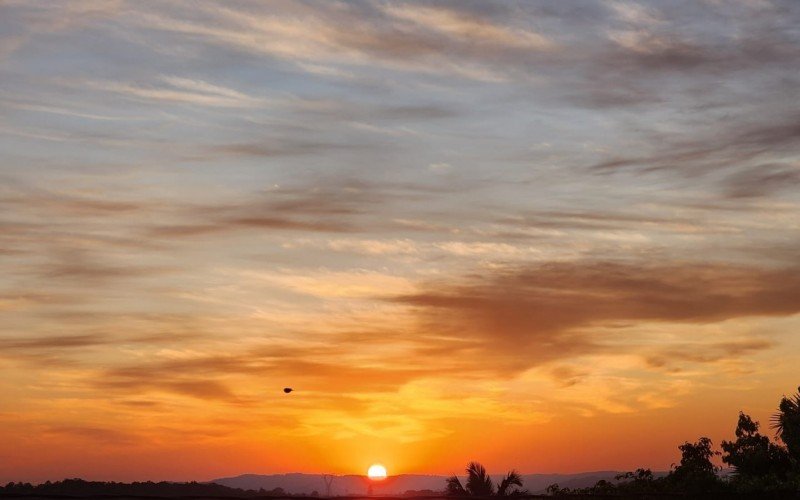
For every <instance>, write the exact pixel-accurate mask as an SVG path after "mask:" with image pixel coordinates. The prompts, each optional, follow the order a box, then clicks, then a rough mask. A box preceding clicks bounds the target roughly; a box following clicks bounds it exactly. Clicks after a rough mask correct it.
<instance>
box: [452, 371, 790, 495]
mask: <svg viewBox="0 0 800 500" xmlns="http://www.w3.org/2000/svg"><path fill="white" fill-rule="evenodd" d="M772 427H773V429H774V430H775V436H776V439H777V441H773V440H771V439H770V438H769V436H765V435H763V434H761V433H760V425H759V423H758V422H756V421H754V420H753V419H752V418H750V416H749V415H746V414H745V413H742V412H740V413H739V421H738V422H737V424H736V431H735V437H736V439H734V440H731V441H722V443H721V451H720V450H716V449H714V444H713V443H712V442H711V440H710V439H709V438H707V437H701V438H700V439H698V440H697V442H694V443H690V442H686V443H684V444H682V445H680V446H678V449H679V450H680V452H681V460H680V463H678V464H677V465H675V464H673V466H672V467H671V468H670V471H669V473H668V474H667V475H666V476H662V477H655V476H654V475H653V472H652V471H651V470H650V469H637V470H636V471H634V472H626V473H624V474H620V475H618V476H616V477H615V479H614V480H613V481H608V480H601V481H598V482H597V483H596V484H595V485H594V486H591V487H589V488H562V487H560V486H559V485H558V484H553V485H550V486H549V487H548V488H547V490H546V491H547V493H548V494H550V495H553V496H563V497H574V496H581V495H592V496H598V497H633V498H648V497H653V498H663V497H669V496H683V497H692V498H730V497H746V498H800V387H798V393H797V394H795V395H793V396H790V397H785V396H784V397H783V398H782V399H781V401H780V403H779V405H778V411H777V412H776V413H775V414H774V415H773V417H772ZM716 456H721V458H722V462H723V463H724V464H726V465H728V466H729V467H730V468H731V469H732V471H733V472H732V474H730V475H727V476H722V475H721V474H720V469H719V468H718V467H716V466H715V465H714V463H713V462H712V459H713V458H714V457H716ZM466 472H467V481H466V484H462V483H461V481H460V480H459V479H458V478H457V477H456V476H453V477H450V478H448V479H447V482H446V488H447V493H448V494H449V495H452V496H476V497H487V496H509V495H511V496H513V495H526V494H528V492H527V491H526V490H523V489H521V488H522V481H521V478H520V476H519V475H518V474H517V473H516V472H515V471H511V472H509V474H508V475H507V476H506V479H505V480H503V481H501V482H500V483H499V484H498V485H495V484H494V483H492V481H491V479H490V478H489V476H488V474H486V470H485V469H484V468H483V466H482V465H480V464H478V463H476V462H471V463H470V464H469V466H468V467H467V470H466Z"/></svg>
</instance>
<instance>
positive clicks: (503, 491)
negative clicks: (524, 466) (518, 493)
mask: <svg viewBox="0 0 800 500" xmlns="http://www.w3.org/2000/svg"><path fill="white" fill-rule="evenodd" d="M511 486H519V487H522V476H520V475H519V472H517V471H515V470H512V471H511V472H509V473H508V474H506V477H504V478H503V480H502V481H500V484H499V485H498V487H497V495H498V496H501V497H504V496H506V495H508V494H509V493H510V491H508V489H509V488H510V487H511Z"/></svg>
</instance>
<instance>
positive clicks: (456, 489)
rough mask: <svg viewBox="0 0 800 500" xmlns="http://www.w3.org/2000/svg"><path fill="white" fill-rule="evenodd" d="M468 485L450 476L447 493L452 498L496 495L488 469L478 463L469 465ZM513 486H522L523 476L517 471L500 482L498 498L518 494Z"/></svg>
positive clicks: (510, 473) (513, 471)
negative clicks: (512, 488)
mask: <svg viewBox="0 0 800 500" xmlns="http://www.w3.org/2000/svg"><path fill="white" fill-rule="evenodd" d="M466 472H467V483H466V486H464V485H463V484H461V480H460V479H458V476H450V477H448V478H447V480H446V481H447V487H446V491H447V494H448V495H451V496H467V495H469V496H474V497H488V496H492V495H493V494H494V483H493V482H492V478H491V477H489V474H487V473H486V468H485V467H484V466H483V465H481V464H480V463H478V462H470V463H469V464H468V465H467V469H466ZM512 486H520V487H521V486H522V476H520V475H519V473H518V472H517V471H515V470H512V471H510V472H509V473H508V474H506V477H505V478H503V480H502V481H500V484H499V485H498V489H497V496H509V495H512V494H515V493H517V491H516V490H513V491H512V490H511V487H512Z"/></svg>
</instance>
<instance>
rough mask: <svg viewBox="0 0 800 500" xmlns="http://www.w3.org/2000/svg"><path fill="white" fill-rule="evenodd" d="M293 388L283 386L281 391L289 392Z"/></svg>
mask: <svg viewBox="0 0 800 500" xmlns="http://www.w3.org/2000/svg"><path fill="white" fill-rule="evenodd" d="M293 390H294V389H292V388H291V387H284V388H283V392H285V393H286V394H289V393H290V392H292V391H293Z"/></svg>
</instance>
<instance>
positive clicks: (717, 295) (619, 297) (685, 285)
mask: <svg viewBox="0 0 800 500" xmlns="http://www.w3.org/2000/svg"><path fill="white" fill-rule="evenodd" d="M390 300H392V301H394V302H398V303H401V304H406V305H409V306H411V307H413V308H414V309H416V310H417V312H418V314H419V315H420V318H421V321H422V326H421V328H424V329H426V330H429V331H435V332H437V333H438V334H439V335H440V337H441V338H443V339H446V342H447V344H446V345H447V347H448V348H450V349H452V351H453V352H452V355H454V356H469V357H472V356H475V357H477V358H479V359H481V358H482V359H492V360H493V363H494V364H495V365H496V366H503V367H506V368H508V369H511V370H512V371H513V370H524V369H526V368H528V367H531V366H536V365H539V364H542V363H546V362H549V361H553V360H557V359H565V358H570V357H574V356H578V355H582V354H588V353H593V352H613V351H615V350H617V349H624V347H623V345H624V343H625V340H623V339H624V338H625V336H626V335H627V333H626V332H625V331H624V330H619V336H617V335H616V334H607V335H608V336H600V334H599V333H597V330H593V328H597V327H611V328H613V327H614V326H615V325H626V324H636V323H639V322H664V323H684V324H687V325H690V324H705V323H713V322H720V321H725V320H729V319H733V318H742V317H749V316H789V315H793V314H796V313H798V312H800V270H798V269H796V268H789V269H775V270H771V269H760V268H749V267H738V266H733V265H723V264H697V263H695V264H693V263H680V264H677V263H675V264H661V265H658V264H649V265H648V264H638V265H637V264H631V263H627V264H626V263H619V262H596V261H579V262H563V263H550V264H543V265H534V266H524V267H517V268H510V269H500V270H496V271H494V272H492V273H490V274H488V275H485V276H469V277H467V278H466V279H465V281H464V283H463V284H460V285H443V284H439V285H436V284H431V285H430V286H429V287H428V288H426V289H423V291H421V292H419V293H415V294H409V295H403V296H398V297H394V298H392V299H390ZM612 331H613V330H612ZM739 347H742V346H741V345H739V344H730V345H723V346H721V347H719V348H718V349H717V355H718V356H721V355H728V356H737V355H741V354H742V353H744V352H745V351H746V350H741V349H738V348H739ZM750 347H753V346H750ZM759 347H764V346H763V345H761V344H759ZM697 359H698V360H701V359H702V358H700V357H698V358H697Z"/></svg>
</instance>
